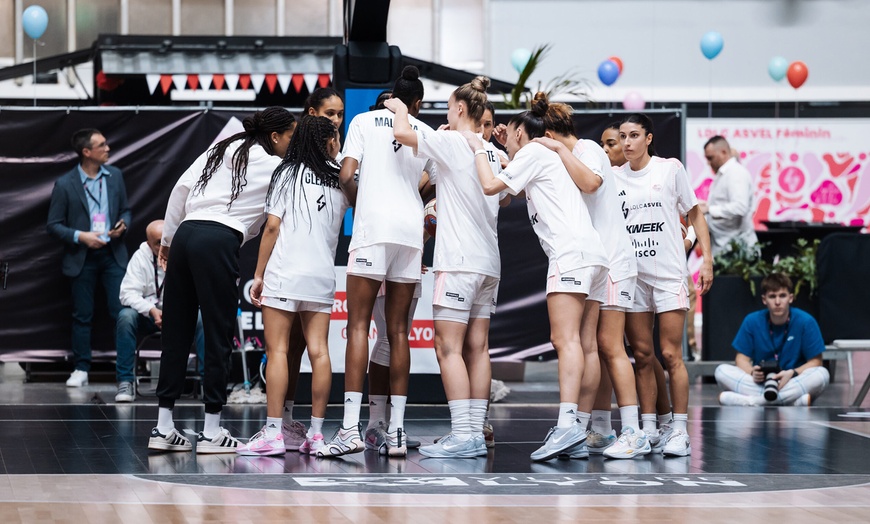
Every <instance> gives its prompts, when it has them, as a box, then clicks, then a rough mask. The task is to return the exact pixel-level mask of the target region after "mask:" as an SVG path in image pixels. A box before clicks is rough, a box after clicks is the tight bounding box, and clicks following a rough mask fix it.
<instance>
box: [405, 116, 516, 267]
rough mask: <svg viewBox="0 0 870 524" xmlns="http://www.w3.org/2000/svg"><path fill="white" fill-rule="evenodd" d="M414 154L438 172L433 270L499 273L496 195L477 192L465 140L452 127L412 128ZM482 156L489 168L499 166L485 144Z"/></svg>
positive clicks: (471, 155)
mask: <svg viewBox="0 0 870 524" xmlns="http://www.w3.org/2000/svg"><path fill="white" fill-rule="evenodd" d="M490 147H492V146H490ZM417 155H418V156H421V157H424V158H429V159H431V160H432V161H433V162H434V163H435V166H436V170H437V173H438V174H437V176H436V180H437V188H438V189H437V195H438V238H437V240H436V242H435V260H434V262H435V271H465V272H469V273H480V274H483V275H488V276H491V277H495V278H499V275H500V274H501V260H500V259H499V255H498V232H497V230H496V225H497V221H498V201H499V197H498V195H493V196H486V195H485V194H484V193H483V188H482V187H481V185H480V179H479V178H478V176H477V167H476V166H475V158H474V152H472V150H471V149H470V148H469V147H468V141H467V140H466V139H465V138H464V137H463V136H462V134H460V133H459V132H458V131H438V132H435V133H421V132H417ZM487 158H488V160H489V165H490V167H491V168H492V170H493V173H498V172H499V171H500V170H501V165H500V164H499V161H498V156H497V155H496V153H495V151H493V150H491V149H487ZM430 180H431V178H430Z"/></svg>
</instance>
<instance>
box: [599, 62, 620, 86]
mask: <svg viewBox="0 0 870 524" xmlns="http://www.w3.org/2000/svg"><path fill="white" fill-rule="evenodd" d="M617 78H619V66H618V65H616V62H614V61H613V60H605V61H603V62H601V63H600V64H598V79H599V80H601V83H602V84H604V85H606V86H609V85H612V84H613V83H614V82H616V79H617Z"/></svg>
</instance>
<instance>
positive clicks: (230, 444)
mask: <svg viewBox="0 0 870 524" xmlns="http://www.w3.org/2000/svg"><path fill="white" fill-rule="evenodd" d="M282 444H283V442H282ZM241 445H242V443H241V442H239V439H237V438H235V437H234V436H232V435H230V432H229V431H227V430H226V429H224V428H220V429H219V431H218V433H217V435H215V436H214V437H212V438H206V436H205V435H203V434H202V431H200V432H199V435H197V436H196V453H197V454H200V453H235V452H236V449H238V447H239V446H241Z"/></svg>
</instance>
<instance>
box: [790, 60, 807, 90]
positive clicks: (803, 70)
mask: <svg viewBox="0 0 870 524" xmlns="http://www.w3.org/2000/svg"><path fill="white" fill-rule="evenodd" d="M809 75H810V70H809V69H807V65H806V64H805V63H803V62H801V61H800V60H798V61H796V62H792V63H791V65H789V66H788V83H789V84H791V86H792V87H793V88H795V89H797V88H799V87H800V86H802V85H804V82H806V81H807V77H808V76H809Z"/></svg>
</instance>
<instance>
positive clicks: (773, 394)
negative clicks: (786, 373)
mask: <svg viewBox="0 0 870 524" xmlns="http://www.w3.org/2000/svg"><path fill="white" fill-rule="evenodd" d="M758 367H760V368H761V372H762V373H764V400H766V401H768V402H774V401H775V400H776V399H778V398H779V381H778V380H776V379H775V378H774V375H776V374H777V373H779V372H780V371H781V370H780V368H779V362H777V361H776V360H762V361H761V362H760V363H759V364H758Z"/></svg>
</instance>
